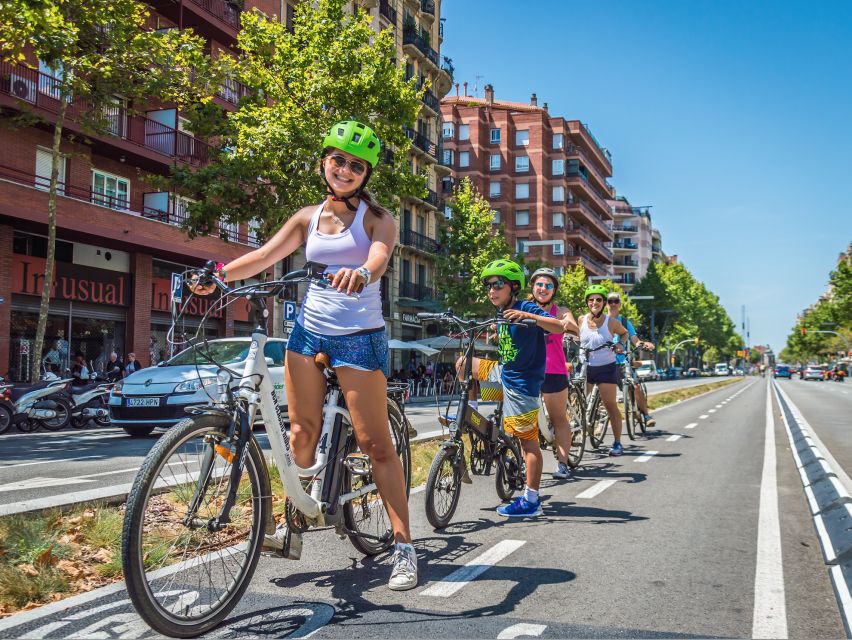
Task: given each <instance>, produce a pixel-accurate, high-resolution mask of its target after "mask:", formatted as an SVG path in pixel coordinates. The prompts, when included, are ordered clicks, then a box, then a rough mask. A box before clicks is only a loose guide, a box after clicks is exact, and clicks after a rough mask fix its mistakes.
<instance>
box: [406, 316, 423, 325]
mask: <svg viewBox="0 0 852 640" xmlns="http://www.w3.org/2000/svg"><path fill="white" fill-rule="evenodd" d="M402 321H403V322H407V323H409V324H416V325H420V320H418V319H417V316H416V315H414V314H413V313H403V314H402Z"/></svg>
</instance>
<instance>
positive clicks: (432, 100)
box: [420, 89, 441, 116]
mask: <svg viewBox="0 0 852 640" xmlns="http://www.w3.org/2000/svg"><path fill="white" fill-rule="evenodd" d="M420 102H422V103H423V104H424V105H425V106H426V108H427V109H429V110H430V111H431V112H432V113H433V114H434V115H436V116H439V115H441V101H440V100H438V96H436V95H435V94H434V93H432V92H431V91H430V90H429V89H426V91H425V92H424V93H423V96H422V97H421V98H420Z"/></svg>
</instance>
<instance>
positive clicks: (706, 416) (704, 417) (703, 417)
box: [698, 413, 710, 420]
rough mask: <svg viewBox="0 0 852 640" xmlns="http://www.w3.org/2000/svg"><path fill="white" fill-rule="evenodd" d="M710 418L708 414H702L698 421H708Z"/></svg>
mask: <svg viewBox="0 0 852 640" xmlns="http://www.w3.org/2000/svg"><path fill="white" fill-rule="evenodd" d="M709 417H710V416H708V415H707V414H706V413H704V414H702V415H700V416H698V419H699V420H706V419H707V418H709Z"/></svg>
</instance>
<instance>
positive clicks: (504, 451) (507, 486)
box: [494, 432, 524, 502]
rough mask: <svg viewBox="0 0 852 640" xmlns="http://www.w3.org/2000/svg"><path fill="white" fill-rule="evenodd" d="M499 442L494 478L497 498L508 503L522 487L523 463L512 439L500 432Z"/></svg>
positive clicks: (519, 451) (516, 444)
mask: <svg viewBox="0 0 852 640" xmlns="http://www.w3.org/2000/svg"><path fill="white" fill-rule="evenodd" d="M500 440H501V444H500V445H499V447H500V448H499V449H498V451H497V473H495V474H494V476H495V483H496V486H497V495H498V497H499V498H500V499H501V500H502V501H503V502H508V501H509V500H511V499H512V496H513V495H514V494H515V491H516V490H518V489H523V487H524V480H523V479H522V478H521V474H522V472H523V468H524V463H523V457H522V456H521V450H520V446H519V445H518V443H517V441H516V440H515V439H514V438H510V437H509V436H507V435H506V434H505V433H502V432H501V433H500Z"/></svg>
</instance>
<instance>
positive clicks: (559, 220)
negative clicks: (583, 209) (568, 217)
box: [553, 213, 565, 229]
mask: <svg viewBox="0 0 852 640" xmlns="http://www.w3.org/2000/svg"><path fill="white" fill-rule="evenodd" d="M564 227H565V214H564V213H554V214H553V228H554V229H563V228H564Z"/></svg>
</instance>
